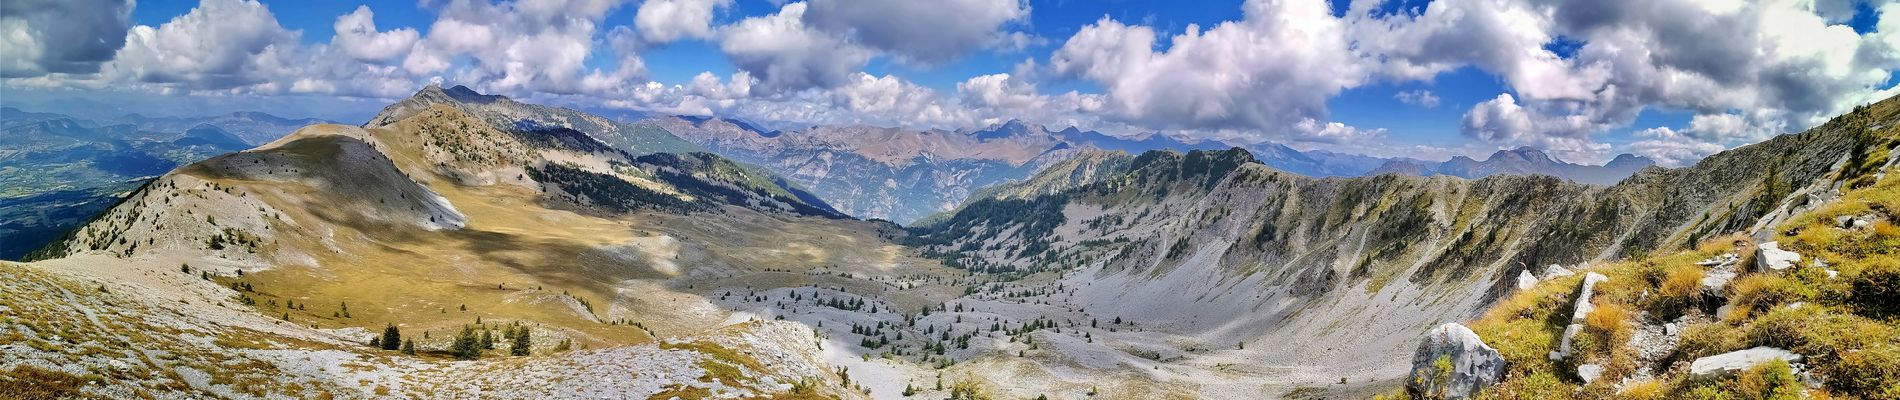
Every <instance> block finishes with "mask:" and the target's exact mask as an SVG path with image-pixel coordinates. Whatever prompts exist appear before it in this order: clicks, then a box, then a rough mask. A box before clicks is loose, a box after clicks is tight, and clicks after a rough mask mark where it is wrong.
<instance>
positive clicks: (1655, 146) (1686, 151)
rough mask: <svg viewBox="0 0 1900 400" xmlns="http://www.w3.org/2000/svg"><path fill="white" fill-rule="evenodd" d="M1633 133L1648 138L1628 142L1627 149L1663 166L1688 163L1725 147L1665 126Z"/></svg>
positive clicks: (1676, 165)
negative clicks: (1696, 138)
mask: <svg viewBox="0 0 1900 400" xmlns="http://www.w3.org/2000/svg"><path fill="white" fill-rule="evenodd" d="M1635 135H1636V137H1641V138H1648V139H1646V140H1641V141H1637V142H1635V143H1630V145H1629V151H1630V152H1631V153H1635V154H1636V155H1639V156H1644V157H1649V158H1650V159H1652V160H1656V163H1657V164H1659V165H1662V166H1665V167H1680V166H1684V165H1688V164H1691V163H1694V162H1695V161H1696V160H1701V159H1702V158H1703V157H1708V156H1709V155H1711V154H1715V153H1719V152H1721V151H1722V150H1726V149H1727V148H1725V147H1723V146H1722V145H1720V144H1715V143H1709V142H1704V141H1699V140H1695V139H1694V138H1692V137H1688V136H1687V135H1684V134H1683V133H1681V132H1676V131H1674V130H1671V129H1669V128H1667V127H1657V128H1650V129H1645V130H1642V131H1638V132H1636V134H1635Z"/></svg>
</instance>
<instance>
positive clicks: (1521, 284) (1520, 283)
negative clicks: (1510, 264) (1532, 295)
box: [1517, 269, 1537, 290]
mask: <svg viewBox="0 0 1900 400" xmlns="http://www.w3.org/2000/svg"><path fill="white" fill-rule="evenodd" d="M1536 286H1537V276H1536V275H1531V270H1528V269H1527V270H1524V271H1521V272H1518V273H1517V290H1530V288H1532V287H1536Z"/></svg>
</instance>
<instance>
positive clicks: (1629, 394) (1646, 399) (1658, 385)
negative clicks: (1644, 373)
mask: <svg viewBox="0 0 1900 400" xmlns="http://www.w3.org/2000/svg"><path fill="white" fill-rule="evenodd" d="M1668 390H1669V388H1668V387H1666V386H1663V383H1662V381H1657V380H1646V381H1641V382H1635V383H1631V384H1629V386H1624V387H1623V390H1622V391H1619V392H1616V398H1617V399H1621V400H1657V399H1663V398H1667V397H1665V396H1667V395H1668Z"/></svg>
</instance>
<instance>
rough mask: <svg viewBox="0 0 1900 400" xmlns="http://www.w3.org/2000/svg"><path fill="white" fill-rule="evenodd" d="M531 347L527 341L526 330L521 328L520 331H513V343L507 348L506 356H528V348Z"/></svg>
mask: <svg viewBox="0 0 1900 400" xmlns="http://www.w3.org/2000/svg"><path fill="white" fill-rule="evenodd" d="M532 345H533V344H532V343H531V341H530V339H528V329H527V328H522V329H521V330H518V331H515V343H514V345H513V346H509V347H508V354H509V355H515V356H525V355H528V346H532Z"/></svg>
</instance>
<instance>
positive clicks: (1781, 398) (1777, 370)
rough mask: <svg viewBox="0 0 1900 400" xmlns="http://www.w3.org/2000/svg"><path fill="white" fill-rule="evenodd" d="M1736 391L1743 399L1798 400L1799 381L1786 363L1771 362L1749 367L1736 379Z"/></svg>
mask: <svg viewBox="0 0 1900 400" xmlns="http://www.w3.org/2000/svg"><path fill="white" fill-rule="evenodd" d="M1735 386H1736V389H1737V390H1739V391H1741V392H1742V394H1743V397H1747V398H1750V399H1761V400H1798V399H1800V398H1801V391H1802V388H1801V381H1800V380H1799V379H1795V377H1794V369H1793V368H1791V367H1789V366H1788V362H1787V361H1783V360H1779V359H1777V360H1773V361H1769V362H1765V363H1762V364H1760V365H1756V366H1754V367H1750V368H1749V369H1748V370H1747V371H1742V374H1741V376H1740V377H1737V378H1736V385H1735Z"/></svg>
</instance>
